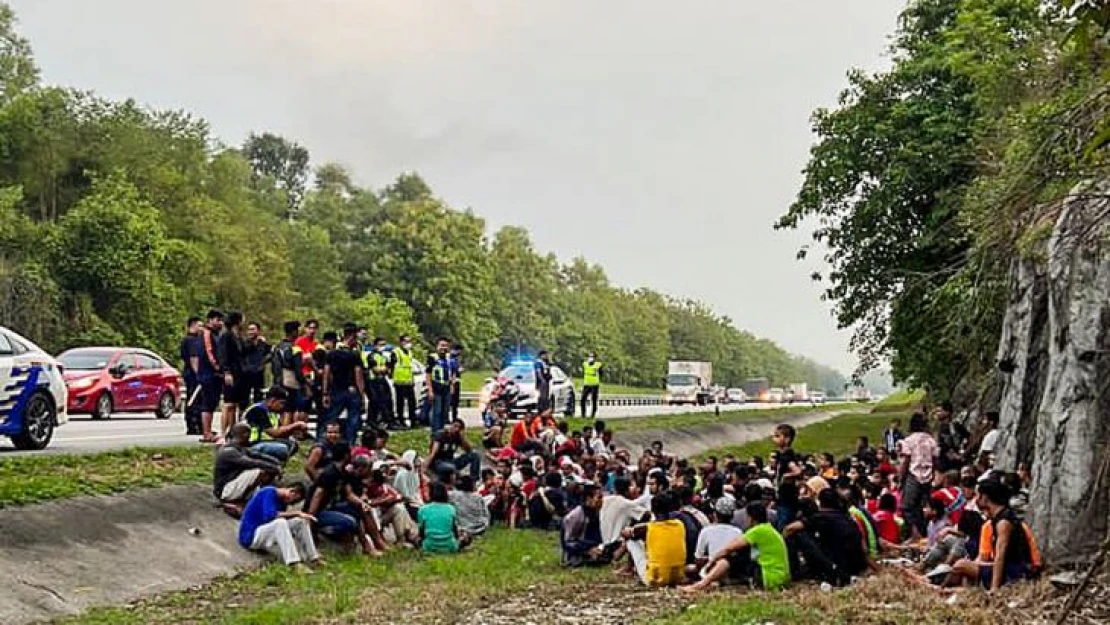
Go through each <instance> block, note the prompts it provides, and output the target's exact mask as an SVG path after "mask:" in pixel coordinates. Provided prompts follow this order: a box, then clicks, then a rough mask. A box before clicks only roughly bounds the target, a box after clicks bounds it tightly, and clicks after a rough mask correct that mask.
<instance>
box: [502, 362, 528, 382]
mask: <svg viewBox="0 0 1110 625" xmlns="http://www.w3.org/2000/svg"><path fill="white" fill-rule="evenodd" d="M499 375H500V377H503V378H509V379H510V380H513V381H514V382H516V383H517V384H520V383H522V382H523V383H525V384H534V383H535V382H536V370H535V369H534V368H532V365H528V364H520V365H513V366H511V367H506V368H505V369H503V370H502V371H501V373H500V374H499Z"/></svg>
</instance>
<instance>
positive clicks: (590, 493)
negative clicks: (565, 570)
mask: <svg viewBox="0 0 1110 625" xmlns="http://www.w3.org/2000/svg"><path fill="white" fill-rule="evenodd" d="M602 502H603V495H602V492H601V487H599V486H597V485H595V484H587V485H586V486H585V487H583V489H582V503H581V504H580V505H579V506H577V507H576V508H575V509H574V510H571V511H570V513H569V514H567V516H566V518H564V519H563V528H562V537H561V542H562V552H563V564H565V565H566V566H597V565H602V564H607V563H608V562H609V559H608V558H607V557H606V553H607V551H606V549H605V546H604V544H603V541H602V539H601V517H600V512H601V506H602Z"/></svg>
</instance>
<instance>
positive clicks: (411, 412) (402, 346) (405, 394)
mask: <svg viewBox="0 0 1110 625" xmlns="http://www.w3.org/2000/svg"><path fill="white" fill-rule="evenodd" d="M393 396H394V397H395V398H396V403H395V405H394V408H396V410H397V422H398V425H400V426H401V427H413V426H415V425H416V387H415V386H414V380H413V377H412V339H410V338H409V337H408V335H407V334H402V335H401V337H400V339H399V340H398V341H397V347H394V348H393ZM406 404H407V405H408V413H407V414H408V422H407V423H406V422H405V414H406V413H405V405H406Z"/></svg>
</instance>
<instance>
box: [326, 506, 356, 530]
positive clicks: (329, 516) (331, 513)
mask: <svg viewBox="0 0 1110 625" xmlns="http://www.w3.org/2000/svg"><path fill="white" fill-rule="evenodd" d="M351 512H352V510H350V506H349V505H348V504H340V505H338V506H334V507H331V508H328V509H326V510H321V511H320V512H317V513H316V522H317V524H318V525H319V527H320V533H322V534H325V535H327V536H346V535H348V534H355V533H357V532H358V531H359V520H358V517H357V516H355V515H353V514H350V513H351Z"/></svg>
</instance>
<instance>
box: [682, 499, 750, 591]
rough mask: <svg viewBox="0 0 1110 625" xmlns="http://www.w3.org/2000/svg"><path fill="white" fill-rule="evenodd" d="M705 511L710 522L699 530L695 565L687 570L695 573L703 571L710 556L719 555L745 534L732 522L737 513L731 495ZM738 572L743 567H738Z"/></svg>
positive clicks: (718, 500) (695, 549)
mask: <svg viewBox="0 0 1110 625" xmlns="http://www.w3.org/2000/svg"><path fill="white" fill-rule="evenodd" d="M702 511H703V513H704V514H705V515H706V516H707V517H709V524H707V525H706V526H705V527H703V528H702V529H701V531H700V532H698V542H697V544H696V546H695V547H694V561H695V563H694V565H692V566H691V567H688V569H687V572H688V573H690V574H695V573H697V572H698V571H701V570H702V569H703V567H705V565H706V564H707V563H708V562H709V558H710V557H712V556H714V555H717V553H719V552H720V551H722V550H723V549H724V548H725V547H727V546H728V544H729V543H731V542H732V541H733V540H735V539H737V538H739V537H741V536H743V535H744V532H742V531H740V528H738V527H736V526H735V525H733V524H732V517H733V516H734V515H735V514H736V500H734V499H733V498H731V497H721V498H720V499H717V500H716V501H714V502H713V505H711V506H705V508H704V509H703V510H702ZM736 569H737V572H739V571H740V570H741V569H740V567H736Z"/></svg>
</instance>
